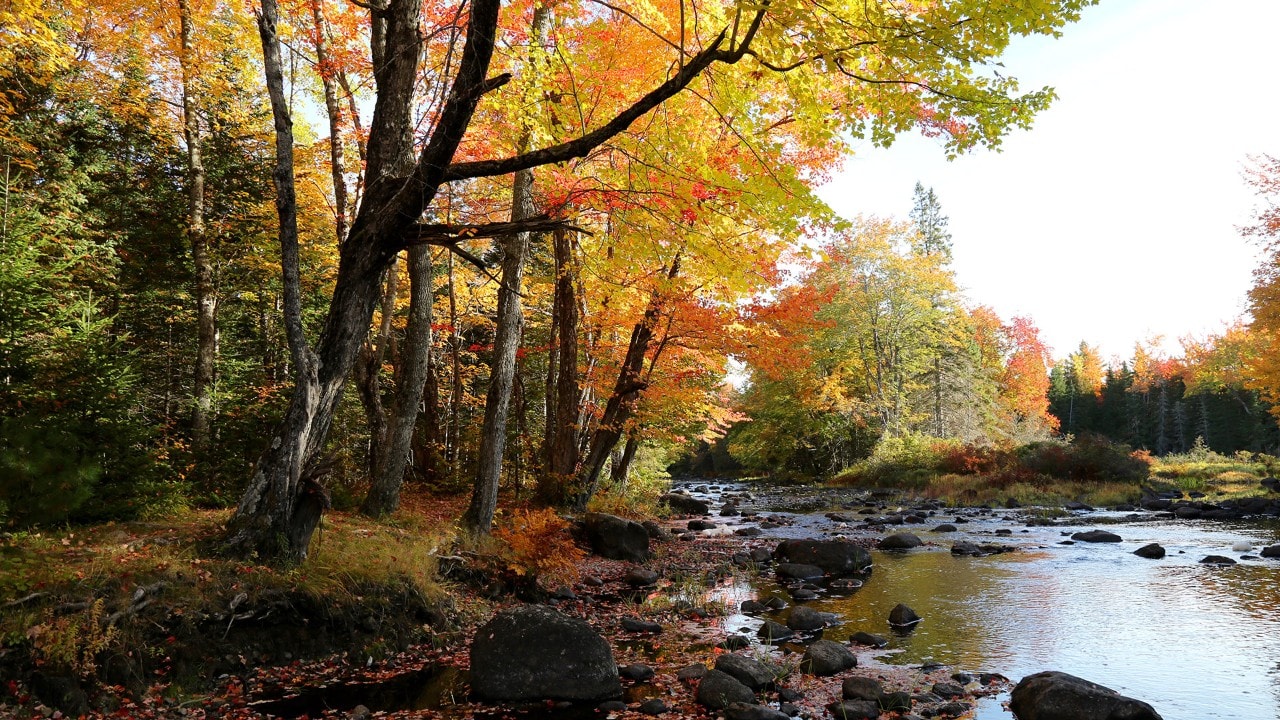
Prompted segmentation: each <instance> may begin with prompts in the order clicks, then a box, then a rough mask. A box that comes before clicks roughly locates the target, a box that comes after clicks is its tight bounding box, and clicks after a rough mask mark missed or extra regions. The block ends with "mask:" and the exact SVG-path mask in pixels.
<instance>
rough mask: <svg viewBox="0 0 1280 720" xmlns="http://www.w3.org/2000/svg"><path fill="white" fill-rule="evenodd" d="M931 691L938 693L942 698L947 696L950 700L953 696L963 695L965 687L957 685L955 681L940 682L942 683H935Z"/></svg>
mask: <svg viewBox="0 0 1280 720" xmlns="http://www.w3.org/2000/svg"><path fill="white" fill-rule="evenodd" d="M929 692H931V693H933V694H934V695H937V696H938V697H940V698H946V699H947V700H950V699H952V698H958V697H961V696H963V695H964V688H962V687H960V686H959V685H956V684H955V683H941V682H940V683H934V684H933V687H932V688H931V689H930V690H929Z"/></svg>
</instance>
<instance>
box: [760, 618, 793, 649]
mask: <svg viewBox="0 0 1280 720" xmlns="http://www.w3.org/2000/svg"><path fill="white" fill-rule="evenodd" d="M794 635H795V633H793V632H791V628H789V627H787V626H786V625H779V624H778V623H776V622H774V621H772V620H765V621H764V624H763V625H761V626H760V629H759V630H758V631H756V636H757V637H759V638H760V639H762V640H764V641H765V642H767V643H771V642H779V641H781V640H786V639H788V638H790V637H792V636H794Z"/></svg>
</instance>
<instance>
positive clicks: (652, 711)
mask: <svg viewBox="0 0 1280 720" xmlns="http://www.w3.org/2000/svg"><path fill="white" fill-rule="evenodd" d="M637 709H638V710H639V711H640V712H642V713H644V714H645V715H661V714H662V713H665V712H667V711H668V710H669V709H670V708H668V707H667V704H666V703H665V702H663V701H662V700H661V699H659V698H653V699H652V700H645V701H644V702H642V703H640V707H639V708H637Z"/></svg>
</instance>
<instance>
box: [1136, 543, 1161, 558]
mask: <svg viewBox="0 0 1280 720" xmlns="http://www.w3.org/2000/svg"><path fill="white" fill-rule="evenodd" d="M1133 554H1134V555H1137V556H1138V557H1142V558H1147V559H1148V560H1159V559H1160V558H1162V557H1164V555H1165V549H1164V546H1162V545H1161V544H1160V543H1150V544H1148V545H1143V546H1142V547H1140V548H1138V549H1137V550H1134V551H1133Z"/></svg>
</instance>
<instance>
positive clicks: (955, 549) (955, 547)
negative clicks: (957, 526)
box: [951, 540, 982, 557]
mask: <svg viewBox="0 0 1280 720" xmlns="http://www.w3.org/2000/svg"><path fill="white" fill-rule="evenodd" d="M951 554H952V555H958V556H960V557H979V556H981V555H982V550H981V549H980V548H979V547H978V544H977V543H973V542H969V541H968V540H960V541H958V542H955V543H953V544H952V545H951Z"/></svg>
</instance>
